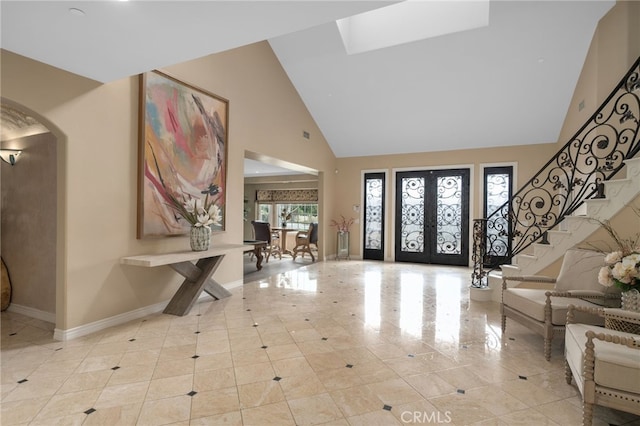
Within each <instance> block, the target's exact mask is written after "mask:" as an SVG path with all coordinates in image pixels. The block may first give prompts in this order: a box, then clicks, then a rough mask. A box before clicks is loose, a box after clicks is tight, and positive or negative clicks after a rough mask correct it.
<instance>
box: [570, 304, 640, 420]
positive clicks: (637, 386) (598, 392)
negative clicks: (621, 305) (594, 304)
mask: <svg viewBox="0 0 640 426" xmlns="http://www.w3.org/2000/svg"><path fill="white" fill-rule="evenodd" d="M585 312H586V313H591V314H595V315H599V316H600V317H602V318H604V328H602V327H598V326H593V325H587V324H580V323H576V322H575V321H576V316H577V314H579V313H585ZM638 333H640V312H631V311H625V310H622V309H608V308H590V307H584V306H573V305H570V306H569V312H568V315H567V329H566V333H565V376H566V379H567V383H569V384H571V379H572V378H573V379H574V380H575V383H576V385H577V387H578V390H579V391H580V394H581V396H582V424H583V425H585V426H588V425H591V424H592V419H593V406H594V405H600V406H603V407H609V408H613V409H616V410H621V411H626V412H628V413H633V414H637V415H640V335H638Z"/></svg>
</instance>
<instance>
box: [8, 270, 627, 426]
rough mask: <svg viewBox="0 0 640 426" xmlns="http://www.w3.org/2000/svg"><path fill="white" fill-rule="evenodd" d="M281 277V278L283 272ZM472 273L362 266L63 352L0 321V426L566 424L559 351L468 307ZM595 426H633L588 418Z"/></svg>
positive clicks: (39, 329) (205, 304) (44, 335)
mask: <svg viewBox="0 0 640 426" xmlns="http://www.w3.org/2000/svg"><path fill="white" fill-rule="evenodd" d="M280 271H282V269H280ZM470 273H471V271H470V269H469V268H463V267H450V266H434V265H418V264H408V263H391V262H373V261H358V260H352V261H348V262H345V261H339V262H336V261H326V262H316V263H313V264H311V263H309V264H307V265H302V266H299V265H298V266H296V268H295V269H294V270H291V271H287V272H278V273H277V274H275V275H273V276H271V277H267V278H265V277H262V278H261V279H259V280H256V281H249V280H247V281H246V282H245V283H244V285H243V286H239V287H236V288H233V289H232V290H231V293H232V296H231V297H228V298H225V299H221V300H213V299H211V298H208V297H203V298H202V299H200V300H199V301H198V302H197V303H196V304H195V305H194V306H193V308H192V310H191V312H190V313H189V314H187V315H185V316H183V317H176V316H173V315H165V314H162V313H154V314H152V315H148V316H146V317H144V318H140V319H137V320H133V321H129V322H127V323H125V324H121V325H118V326H115V327H111V328H109V329H106V330H102V331H99V332H96V333H93V334H91V335H87V336H82V337H79V338H76V339H72V340H69V341H65V342H58V341H55V340H53V330H54V326H53V324H48V323H46V322H43V321H40V320H34V319H33V318H29V317H27V316H25V315H22V314H18V313H15V312H11V311H10V310H9V311H5V312H2V314H1V316H0V319H1V324H0V327H1V328H0V330H1V332H0V381H1V385H2V386H1V388H0V390H1V393H0V395H1V397H0V398H1V400H0V409H1V410H0V423H1V424H2V425H3V426H13V425H20V426H22V425H29V426H37V425H42V426H51V425H82V426H91V425H106V426H113V425H117V426H129V425H140V426H146V425H163V424H171V425H173V426H194V425H207V426H209V425H233V426H239V425H256V426H269V425H275V426H284V425H307V424H309V425H312V424H313V425H315V424H321V425H325V426H349V425H350V426H354V425H363V426H364V425H366V426H372V425H381V426H391V425H408V424H449V425H454V426H455V425H465V424H473V425H483V426H488V425H496V426H512V425H532V426H537V425H550V426H556V425H562V426H565V425H574V424H575V425H578V424H580V421H581V413H582V406H581V397H580V394H579V392H578V390H577V388H576V387H575V384H572V385H568V384H567V383H566V382H565V381H564V362H563V342H561V341H559V340H560V339H558V341H555V342H554V345H553V348H552V359H551V361H550V362H548V361H546V360H545V359H544V356H543V350H542V346H543V344H542V339H541V338H540V336H539V335H537V334H535V333H532V332H531V331H529V330H528V329H526V328H524V327H522V326H520V325H519V324H517V323H515V322H513V321H510V320H508V321H507V329H506V333H505V334H504V336H503V335H502V331H501V327H500V307H499V304H497V303H494V302H482V303H479V302H474V301H471V300H469V294H468V285H469V276H470ZM594 411H595V415H594V425H596V426H605V425H609V424H615V425H625V426H640V416H635V415H633V414H629V413H623V412H620V411H615V410H611V409H607V408H603V407H596V409H595V410H594Z"/></svg>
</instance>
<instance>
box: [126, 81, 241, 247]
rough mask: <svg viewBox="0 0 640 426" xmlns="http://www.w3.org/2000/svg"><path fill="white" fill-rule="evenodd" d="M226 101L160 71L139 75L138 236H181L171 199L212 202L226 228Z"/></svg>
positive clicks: (216, 227) (183, 226) (185, 227)
mask: <svg viewBox="0 0 640 426" xmlns="http://www.w3.org/2000/svg"><path fill="white" fill-rule="evenodd" d="M228 112H229V102H228V101H227V100H226V99H224V98H221V97H219V96H216V95H214V94H212V93H209V92H206V91H204V90H202V89H199V88H197V87H194V86H191V85H189V84H186V83H184V82H181V81H179V80H177V79H175V78H173V77H171V76H169V75H167V74H165V73H162V72H160V71H152V72H147V73H144V74H142V75H141V76H140V120H139V122H140V130H139V133H140V135H139V136H140V137H139V155H138V157H139V159H138V161H139V164H138V232H137V237H138V238H146V237H159V236H170V235H182V234H185V233H187V232H188V231H189V229H190V224H189V223H188V222H187V221H186V220H185V219H184V218H183V217H181V216H180V215H179V214H177V213H176V211H175V209H173V208H172V207H171V200H181V201H184V203H189V202H191V203H193V202H201V203H202V202H204V201H205V200H207V203H208V204H211V203H214V204H215V205H216V206H217V207H218V208H219V211H220V212H221V214H220V216H219V217H218V220H216V222H215V223H213V224H212V225H210V227H211V230H212V231H214V232H215V231H222V230H224V229H225V227H224V224H225V198H226V197H225V190H226V185H225V184H226V167H227V135H228V115H229V114H228Z"/></svg>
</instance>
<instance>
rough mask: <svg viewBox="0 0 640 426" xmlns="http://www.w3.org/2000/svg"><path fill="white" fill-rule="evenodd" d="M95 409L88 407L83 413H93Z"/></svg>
mask: <svg viewBox="0 0 640 426" xmlns="http://www.w3.org/2000/svg"><path fill="white" fill-rule="evenodd" d="M95 411H96V409H95V408H89V409H88V410H87V411H85V412H84V413H85V414H86V415H87V416H88V415H89V414H91V413H95Z"/></svg>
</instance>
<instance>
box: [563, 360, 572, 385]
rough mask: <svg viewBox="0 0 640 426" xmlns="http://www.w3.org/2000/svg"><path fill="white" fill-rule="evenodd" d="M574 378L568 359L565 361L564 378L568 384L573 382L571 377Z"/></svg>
mask: <svg viewBox="0 0 640 426" xmlns="http://www.w3.org/2000/svg"><path fill="white" fill-rule="evenodd" d="M572 378H573V373H571V367H569V362H568V361H567V360H565V361H564V379H565V380H566V381H567V384H568V385H570V384H571V379H572Z"/></svg>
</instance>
